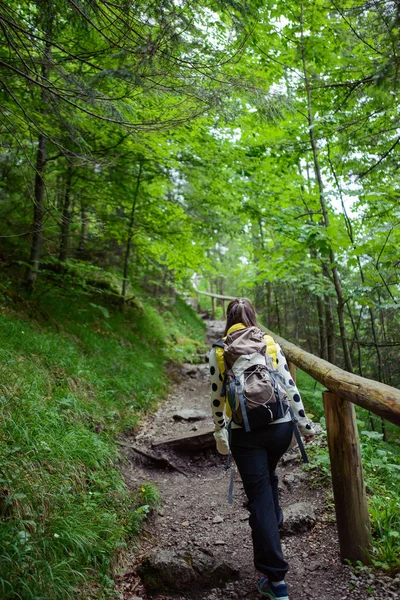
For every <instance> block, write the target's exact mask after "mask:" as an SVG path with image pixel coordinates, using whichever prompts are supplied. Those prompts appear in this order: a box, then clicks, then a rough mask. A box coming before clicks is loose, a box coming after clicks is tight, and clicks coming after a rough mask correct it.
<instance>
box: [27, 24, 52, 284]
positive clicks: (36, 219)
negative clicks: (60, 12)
mask: <svg viewBox="0 0 400 600" xmlns="http://www.w3.org/2000/svg"><path fill="white" fill-rule="evenodd" d="M51 24H52V20H50V24H49V26H48V33H50V32H51ZM49 37H50V36H49ZM50 62H51V44H50V42H49V41H47V42H46V44H45V47H44V52H43V60H42V77H43V79H44V80H46V79H47V78H48V76H49V73H50ZM46 103H47V99H46V92H45V91H44V90H43V91H42V94H41V104H42V106H45V105H46ZM46 144H47V140H46V138H45V136H44V135H43V134H42V133H41V134H40V135H39V143H38V149H37V155H36V173H35V191H34V207H33V223H32V239H31V252H30V256H29V267H28V269H27V272H26V277H25V283H26V287H27V288H28V290H29V291H30V292H31V291H32V289H33V287H34V285H35V281H36V277H37V274H38V270H39V264H40V257H41V254H42V244H43V217H44V211H45V209H44V191H45V182H44V169H45V165H46Z"/></svg>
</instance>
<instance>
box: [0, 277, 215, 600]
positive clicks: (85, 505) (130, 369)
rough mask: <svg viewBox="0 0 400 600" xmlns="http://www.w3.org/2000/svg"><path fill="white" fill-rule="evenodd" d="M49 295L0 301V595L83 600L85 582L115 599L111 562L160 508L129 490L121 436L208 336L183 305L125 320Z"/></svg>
mask: <svg viewBox="0 0 400 600" xmlns="http://www.w3.org/2000/svg"><path fill="white" fill-rule="evenodd" d="M42 281H43V286H44V285H45V283H44V280H43V279H42ZM43 290H44V291H43ZM43 290H41V289H40V288H39V289H38V291H37V295H38V298H37V299H36V300H25V299H24V298H23V297H20V296H19V295H17V294H15V295H11V294H10V293H8V289H7V285H4V286H3V290H2V291H3V294H2V295H1V294H0V300H1V303H0V311H1V312H0V409H1V413H2V421H1V424H0V464H1V471H0V597H1V598H2V600H3V599H4V600H8V599H11V598H13V599H14V598H21V599H23V600H25V599H27V600H28V599H32V600H33V599H35V600H39V598H40V599H41V600H44V599H46V600H47V599H50V598H51V599H52V600H57V599H64V598H76V597H77V596H78V590H79V588H80V587H81V585H82V584H83V583H85V589H90V586H92V588H93V589H94V590H95V592H94V596H93V597H95V598H97V599H100V598H111V597H113V583H112V578H111V571H112V570H111V566H112V561H113V560H114V558H113V557H115V555H116V552H117V551H118V550H119V549H120V548H121V547H122V546H123V545H124V544H125V543H126V540H127V536H128V535H131V536H132V535H137V534H138V532H139V530H140V525H141V523H142V522H143V519H144V518H145V517H146V516H147V515H148V513H149V512H150V511H151V510H152V508H153V507H154V506H156V505H157V503H158V502H159V501H160V499H159V495H158V493H157V491H156V490H155V489H154V488H153V487H152V486H151V485H150V484H143V486H142V487H141V488H140V489H139V492H137V493H136V494H132V493H130V492H129V491H128V490H127V488H126V486H125V483H124V481H123V479H122V477H121V474H120V473H119V471H118V469H117V466H116V464H117V462H116V461H117V458H118V453H117V449H116V444H115V441H114V438H115V435H116V434H118V433H120V432H122V431H124V430H126V429H128V428H133V427H135V425H136V424H137V423H138V421H139V419H140V418H141V416H142V415H143V414H145V413H146V412H147V411H149V410H152V409H153V408H154V407H155V406H156V403H157V401H158V400H159V399H161V398H162V397H163V396H165V394H166V392H167V390H168V373H167V371H166V369H165V364H166V363H167V362H168V361H170V360H178V359H179V360H196V356H197V354H198V352H201V351H202V350H203V339H202V338H203V334H204V328H203V325H202V323H201V321H200V320H199V319H198V318H197V316H196V315H195V314H194V313H193V312H192V311H191V309H190V308H189V307H187V305H186V304H184V303H183V302H182V301H181V300H180V299H178V300H177V302H176V304H175V306H174V307H172V308H170V309H169V312H168V314H164V315H163V312H162V311H161V312H160V311H159V310H157V307H156V304H155V302H149V301H147V299H145V298H142V299H140V300H139V299H138V301H137V303H136V304H134V305H132V306H130V307H127V309H126V310H125V311H124V313H122V312H120V311H118V310H115V308H113V307H112V305H111V306H110V305H109V304H107V300H106V299H105V298H104V297H102V296H101V295H98V296H93V295H92V296H89V295H87V294H85V293H83V294H82V293H81V292H80V291H77V289H76V288H70V289H69V290H68V292H65V293H64V292H63V293H61V292H60V289H59V288H53V289H52V290H48V289H46V288H45V287H43ZM0 292H1V289H0ZM178 350H179V351H178ZM138 515H139V516H138ZM88 583H89V584H90V585H89V588H87V585H88ZM87 597H88V596H87Z"/></svg>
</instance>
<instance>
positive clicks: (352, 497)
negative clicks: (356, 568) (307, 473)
mask: <svg viewBox="0 0 400 600" xmlns="http://www.w3.org/2000/svg"><path fill="white" fill-rule="evenodd" d="M323 401H324V409H325V419H326V429H327V434H328V445H329V455H330V460H331V471H332V486H333V495H334V498H335V510H336V521H337V529H338V534H339V545H340V555H341V557H342V560H345V559H348V560H350V561H351V562H352V563H355V562H357V561H362V562H368V554H367V551H368V548H369V545H370V542H371V531H370V523H369V514H368V504H367V496H366V493H365V486H364V479H363V472H362V463H361V453H360V442H359V439H358V431H357V423H356V416H355V410H354V405H353V404H352V403H351V402H349V401H348V400H345V399H344V398H341V397H340V396H337V395H336V394H333V393H332V392H323Z"/></svg>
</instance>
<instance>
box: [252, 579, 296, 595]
mask: <svg viewBox="0 0 400 600" xmlns="http://www.w3.org/2000/svg"><path fill="white" fill-rule="evenodd" d="M257 587H258V591H259V592H260V594H262V595H263V596H267V598H270V600H289V596H288V591H287V587H286V584H285V583H281V585H272V584H271V583H270V582H269V581H268V578H267V577H262V578H261V579H260V581H259V582H258V586H257Z"/></svg>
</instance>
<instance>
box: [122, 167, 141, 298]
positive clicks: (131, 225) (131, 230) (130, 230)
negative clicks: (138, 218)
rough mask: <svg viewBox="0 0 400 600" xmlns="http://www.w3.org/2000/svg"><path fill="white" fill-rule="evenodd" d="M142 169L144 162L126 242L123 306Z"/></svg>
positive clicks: (136, 188)
mask: <svg viewBox="0 0 400 600" xmlns="http://www.w3.org/2000/svg"><path fill="white" fill-rule="evenodd" d="M142 169H143V162H142V161H140V162H139V171H138V175H137V178H136V187H135V191H134V194H133V202H132V210H131V216H130V219H129V229H128V239H127V242H126V250H125V258H124V272H123V279H122V291H121V296H122V303H123V304H125V301H126V288H127V287H128V271H129V256H130V253H131V247H132V239H133V227H134V224H135V211H136V205H137V200H138V197H139V188H140V181H141V178H142Z"/></svg>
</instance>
